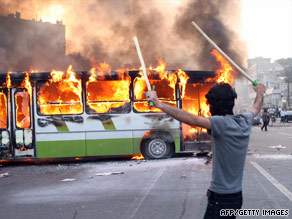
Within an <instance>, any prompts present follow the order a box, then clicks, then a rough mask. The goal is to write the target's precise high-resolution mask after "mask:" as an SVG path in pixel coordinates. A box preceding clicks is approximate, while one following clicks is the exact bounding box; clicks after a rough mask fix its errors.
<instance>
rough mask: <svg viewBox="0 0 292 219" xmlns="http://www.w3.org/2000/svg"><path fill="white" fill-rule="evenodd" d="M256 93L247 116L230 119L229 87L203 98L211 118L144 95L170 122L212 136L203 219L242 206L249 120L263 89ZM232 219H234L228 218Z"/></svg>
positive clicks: (232, 94)
mask: <svg viewBox="0 0 292 219" xmlns="http://www.w3.org/2000/svg"><path fill="white" fill-rule="evenodd" d="M254 90H255V92H256V93H257V95H256V99H255V101H254V104H253V107H252V108H251V109H250V110H249V112H247V113H244V114H239V115H233V107H234V100H235V98H237V94H236V92H235V91H234V90H233V89H232V87H231V86H230V85H229V84H225V83H223V84H218V85H216V86H214V87H212V88H211V89H210V90H209V92H208V94H206V98H207V103H208V104H209V106H210V112H211V114H212V116H211V117H208V118H205V117H200V116H195V115H193V114H191V113H189V112H186V111H184V110H182V109H178V108H174V107H171V106H169V105H167V104H165V103H162V102H160V101H159V100H158V98H157V95H156V92H155V91H149V92H146V97H147V99H148V101H153V103H154V106H155V107H157V108H159V109H161V110H162V111H164V112H165V113H167V114H169V115H170V116H172V117H173V118H175V119H177V120H179V121H181V122H183V123H186V124H188V125H190V126H198V127H202V128H206V129H207V130H208V131H209V134H210V135H211V136H212V144H213V146H212V152H213V170H212V181H211V185H210V187H209V189H208V191H207V196H208V206H207V209H206V212H205V216H204V218H210V219H216V218H222V217H220V210H221V209H240V208H241V206H242V193H241V190H242V176H243V169H244V163H245V158H246V154H247V148H248V143H249V136H250V133H251V127H252V123H253V118H254V117H255V116H256V115H257V114H258V113H259V112H260V110H261V108H262V106H263V96H264V93H265V91H266V87H265V86H264V85H263V84H261V83H260V84H259V85H257V86H256V87H254ZM228 218H235V217H228Z"/></svg>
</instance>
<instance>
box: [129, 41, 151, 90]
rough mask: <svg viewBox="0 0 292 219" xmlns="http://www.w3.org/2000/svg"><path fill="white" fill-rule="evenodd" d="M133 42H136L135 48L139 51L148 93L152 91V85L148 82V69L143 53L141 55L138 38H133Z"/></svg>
mask: <svg viewBox="0 0 292 219" xmlns="http://www.w3.org/2000/svg"><path fill="white" fill-rule="evenodd" d="M133 40H134V43H135V46H136V50H137V53H138V56H139V59H140V63H141V65H142V71H143V75H144V78H145V81H146V84H147V88H148V91H151V85H150V83H149V80H148V76H147V72H146V67H145V63H144V59H143V57H142V53H141V50H140V46H139V42H138V38H137V37H136V36H135V37H134V38H133Z"/></svg>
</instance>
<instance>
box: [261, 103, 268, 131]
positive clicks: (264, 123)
mask: <svg viewBox="0 0 292 219" xmlns="http://www.w3.org/2000/svg"><path fill="white" fill-rule="evenodd" d="M262 119H263V126H262V127H261V130H262V131H263V129H264V128H265V131H268V125H269V122H270V115H269V113H268V110H267V109H266V108H265V109H264V112H263V114H262Z"/></svg>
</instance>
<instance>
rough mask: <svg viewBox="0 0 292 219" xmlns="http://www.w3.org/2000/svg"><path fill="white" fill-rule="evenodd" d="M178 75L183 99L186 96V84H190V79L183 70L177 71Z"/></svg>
mask: <svg viewBox="0 0 292 219" xmlns="http://www.w3.org/2000/svg"><path fill="white" fill-rule="evenodd" d="M177 75H178V78H179V89H180V92H181V98H182V99H183V98H184V96H185V88H186V84H187V82H188V79H189V78H190V77H189V76H188V75H187V74H186V73H185V72H184V71H182V70H181V69H179V70H178V71H177Z"/></svg>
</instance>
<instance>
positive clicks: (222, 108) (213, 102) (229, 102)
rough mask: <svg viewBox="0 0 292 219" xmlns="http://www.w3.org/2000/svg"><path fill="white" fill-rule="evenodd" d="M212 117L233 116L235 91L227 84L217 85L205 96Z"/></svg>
mask: <svg viewBox="0 0 292 219" xmlns="http://www.w3.org/2000/svg"><path fill="white" fill-rule="evenodd" d="M206 98H207V103H208V104H209V105H210V112H211V114H212V116H215V115H218V116H224V115H227V114H228V115H233V107H234V100H235V98H237V94H236V92H235V90H234V89H233V88H232V87H231V86H230V85H229V84H227V83H222V84H217V85H215V86H214V87H212V88H211V89H210V90H209V92H208V93H207V94H206Z"/></svg>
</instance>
